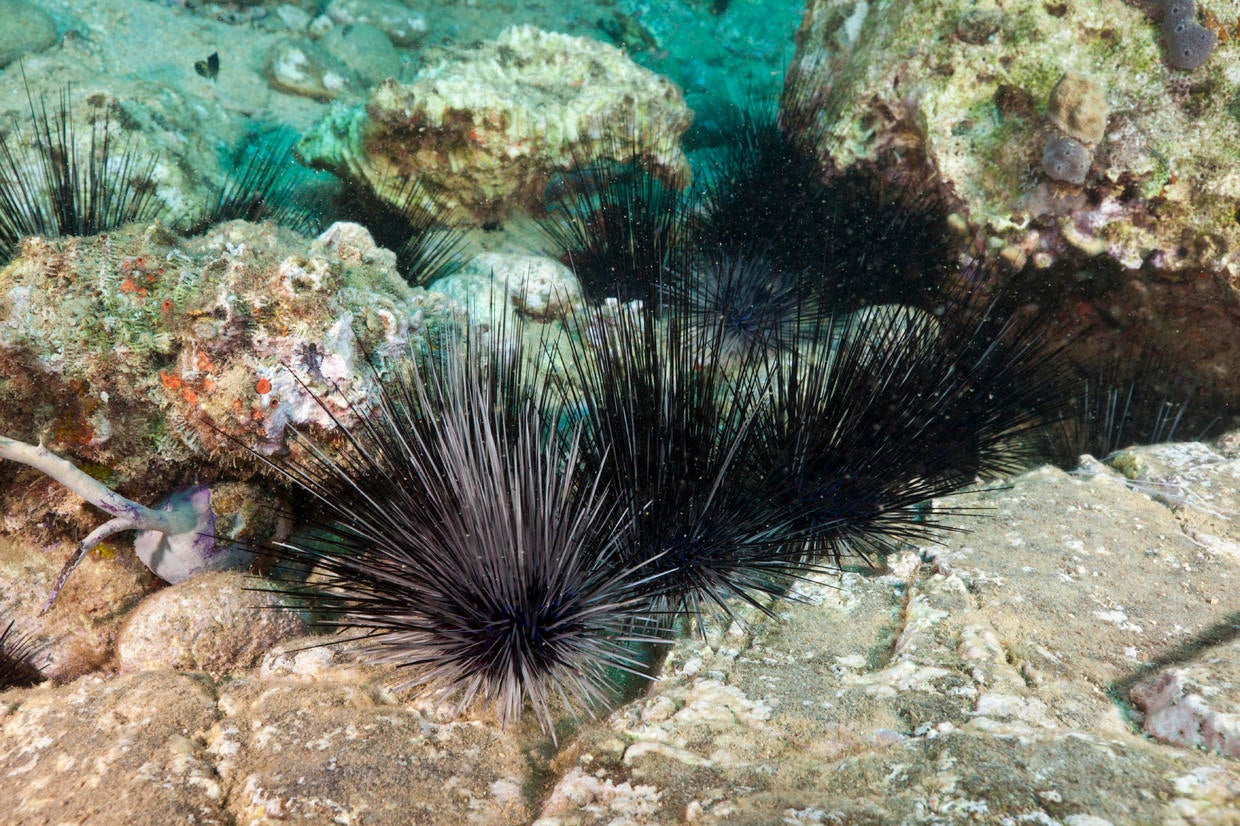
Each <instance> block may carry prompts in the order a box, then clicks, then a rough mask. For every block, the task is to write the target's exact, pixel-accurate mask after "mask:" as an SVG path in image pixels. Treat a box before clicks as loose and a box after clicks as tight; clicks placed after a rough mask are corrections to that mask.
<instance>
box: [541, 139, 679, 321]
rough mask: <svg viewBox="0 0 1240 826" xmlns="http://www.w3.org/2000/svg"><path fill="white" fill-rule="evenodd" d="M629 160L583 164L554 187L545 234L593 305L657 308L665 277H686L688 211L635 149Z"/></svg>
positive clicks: (629, 152)
mask: <svg viewBox="0 0 1240 826" xmlns="http://www.w3.org/2000/svg"><path fill="white" fill-rule="evenodd" d="M617 154H623V153H620V152H619V150H617ZM628 154H629V159H628V160H625V161H613V160H600V161H595V162H592V163H587V164H582V165H580V166H579V167H578V168H577V169H575V170H573V171H571V172H569V173H565V174H564V175H563V176H561V178H559V179H557V180H556V181H554V182H553V184H552V186H551V187H549V191H550V197H549V198H548V201H549V204H548V210H549V212H550V214H549V216H548V217H547V218H546V219H545V220H543V221H542V222H541V227H542V229H543V232H544V233H545V234H546V236H547V237H548V239H549V240H550V241H551V243H552V244H553V246H554V247H555V249H556V253H557V254H558V255H559V256H560V257H561V258H562V259H563V260H564V261H565V262H566V263H567V264H568V265H569V266H570V267H571V268H572V270H573V273H574V274H575V275H576V276H577V281H578V282H579V283H580V285H581V290H582V294H583V295H584V296H585V297H586V299H587V300H590V301H595V302H598V301H601V300H603V299H605V298H615V299H617V300H619V301H622V302H623V301H630V300H633V299H639V300H642V301H645V302H647V303H649V304H651V305H656V304H657V303H658V301H659V298H660V296H659V294H658V284H659V283H660V282H661V281H662V280H663V276H664V272H665V270H671V271H673V272H678V271H681V270H683V268H684V266H685V263H686V261H687V260H688V256H689V254H690V250H691V244H692V239H691V234H690V228H691V227H690V222H689V218H690V215H689V206H688V203H687V202H686V201H685V199H684V198H683V197H682V196H681V193H680V192H679V191H678V190H677V189H676V188H675V187H673V186H671V185H670V184H669V183H668V182H667V181H665V180H663V179H662V178H660V177H659V176H658V175H656V174H655V173H654V172H652V171H651V169H650V168H649V167H650V164H649V163H648V162H647V159H646V158H645V157H643V156H642V155H640V154H639V153H638V152H637V149H636V148H635V147H632V146H630V147H629V150H628Z"/></svg>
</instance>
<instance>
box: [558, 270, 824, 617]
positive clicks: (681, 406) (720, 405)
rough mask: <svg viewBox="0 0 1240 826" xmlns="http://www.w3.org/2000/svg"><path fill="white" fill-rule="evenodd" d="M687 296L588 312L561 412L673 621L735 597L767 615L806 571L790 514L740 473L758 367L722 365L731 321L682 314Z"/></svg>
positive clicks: (626, 555) (659, 604)
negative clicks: (572, 418)
mask: <svg viewBox="0 0 1240 826" xmlns="http://www.w3.org/2000/svg"><path fill="white" fill-rule="evenodd" d="M685 303H687V299H686V298H685V297H684V296H683V295H681V296H679V298H678V299H674V300H672V301H669V302H666V303H665V306H664V308H663V309H662V310H656V309H655V308H652V307H650V306H649V305H648V304H625V305H619V306H616V307H601V308H590V309H586V310H583V311H581V312H580V313H579V314H578V315H577V316H576V317H574V319H573V327H574V328H575V331H576V333H577V336H578V337H577V339H576V343H575V345H574V346H573V348H572V352H571V356H570V358H569V361H570V369H569V372H570V374H571V377H572V382H571V386H570V387H569V388H568V390H567V391H566V401H565V403H566V405H569V406H572V405H576V408H575V409H577V410H579V411H580V412H579V415H580V416H581V418H582V420H583V421H584V424H585V428H584V434H583V448H582V459H583V461H584V462H585V464H586V466H587V467H588V468H590V472H591V473H597V474H599V475H600V476H601V477H602V478H603V479H606V480H607V489H608V491H609V492H610V493H611V495H612V496H614V497H616V498H617V499H618V501H619V502H620V503H621V506H622V507H623V508H624V509H625V510H627V511H628V512H630V513H631V514H632V518H633V527H632V531H631V532H630V533H629V534H628V535H627V536H625V537H624V541H623V542H622V544H621V545H620V553H621V555H622V558H623V559H624V560H625V561H626V563H627V564H629V565H638V564H640V565H644V566H648V567H649V569H651V571H652V572H653V573H657V576H656V577H655V578H653V579H651V580H650V581H649V583H648V586H647V590H648V594H649V597H650V599H651V603H652V611H653V612H654V613H656V614H658V615H660V616H663V617H664V618H671V617H673V616H675V615H678V614H688V615H689V616H692V617H695V618H698V619H700V618H701V616H702V614H703V612H704V609H707V610H717V611H721V612H722V613H724V614H725V615H729V614H731V612H732V609H731V607H730V605H729V603H728V598H729V597H739V598H740V599H742V600H744V601H746V602H748V603H750V604H751V605H754V606H756V607H759V608H761V609H762V610H767V608H766V603H765V602H763V601H762V600H761V599H760V597H762V596H763V595H769V594H780V593H783V592H785V591H786V589H787V588H788V586H789V585H790V584H791V582H792V581H793V580H794V579H795V578H796V577H798V576H800V575H801V574H802V573H804V567H803V566H802V565H801V563H800V560H799V559H797V558H795V557H794V558H789V557H788V556H787V554H786V550H787V548H788V542H787V539H788V534H787V529H788V528H789V527H790V520H789V514H788V513H787V512H786V510H785V509H784V508H783V507H782V505H781V503H780V502H779V501H778V499H777V498H775V497H774V496H773V495H772V494H774V493H776V492H775V491H774V490H773V489H764V488H761V487H758V488H754V487H753V486H752V485H751V484H750V483H751V481H752V480H751V479H748V478H746V476H745V475H744V474H743V473H742V471H743V469H744V467H745V462H744V457H745V455H746V453H747V451H748V450H749V449H750V436H751V423H752V421H753V418H754V416H755V415H756V414H757V412H758V410H759V409H760V406H761V396H762V393H761V387H762V384H763V375H762V372H761V370H760V369H758V366H759V365H760V362H761V356H760V354H759V353H758V352H757V351H756V350H755V349H748V350H745V351H742V352H740V353H738V354H737V355H738V358H737V359H734V360H731V361H728V362H726V363H725V361H724V359H722V358H720V357H719V356H720V352H721V348H722V341H723V339H724V337H725V335H726V333H725V322H724V321H723V320H722V319H721V318H716V319H714V320H713V322H706V321H704V320H703V319H701V318H699V317H689V315H688V314H687V313H685V311H684V304H685Z"/></svg>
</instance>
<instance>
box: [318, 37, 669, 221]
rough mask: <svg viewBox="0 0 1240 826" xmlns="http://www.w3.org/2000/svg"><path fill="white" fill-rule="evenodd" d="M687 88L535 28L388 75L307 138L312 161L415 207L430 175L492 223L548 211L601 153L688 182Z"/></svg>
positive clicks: (599, 48) (435, 185) (439, 191)
mask: <svg viewBox="0 0 1240 826" xmlns="http://www.w3.org/2000/svg"><path fill="white" fill-rule="evenodd" d="M690 120H691V114H690V112H689V110H688V109H687V108H686V106H685V104H684V99H683V98H682V97H681V94H680V91H679V90H678V89H677V88H676V87H675V86H674V85H673V84H672V83H671V82H670V81H668V80H666V79H665V78H662V77H660V76H658V75H656V74H654V73H652V72H650V71H648V70H646V69H643V68H641V67H640V66H638V65H637V64H636V63H634V62H632V61H631V60H629V58H628V57H626V56H625V54H624V53H623V52H621V51H620V50H619V49H616V48H614V47H612V46H608V45H605V44H602V43H597V42H595V41H592V40H588V39H586V38H581V37H570V36H568V35H562V34H554V33H548V32H543V31H539V30H538V29H535V28H533V27H530V26H516V27H513V28H510V29H508V30H506V31H505V32H504V33H503V34H501V35H500V36H499V38H498V39H496V40H495V41H492V42H488V43H484V44H482V45H480V46H478V47H477V48H474V49H472V50H468V51H458V52H453V53H450V54H449V55H448V56H447V57H445V58H443V59H441V60H439V61H438V62H432V63H431V64H430V65H428V66H427V67H426V68H424V69H423V70H422V71H421V72H420V73H419V75H418V77H417V78H416V79H415V80H414V81H413V82H412V83H410V84H401V83H398V82H396V81H395V80H386V81H384V82H383V83H380V84H379V85H378V86H377V87H375V88H374V89H373V90H372V91H371V95H370V100H369V102H368V103H367V105H366V106H365V107H364V108H360V107H358V108H349V109H343V108H342V109H337V110H335V111H334V112H332V113H331V114H330V115H329V116H328V117H327V118H326V119H324V120H323V121H322V122H321V123H319V125H318V126H317V127H316V128H315V129H313V130H312V131H311V132H310V133H308V134H307V135H306V136H305V137H303V139H302V141H301V143H300V144H299V145H298V152H299V154H300V155H301V156H302V158H303V159H304V160H305V161H306V162H308V163H310V164H312V165H314V166H316V167H319V168H322V169H328V170H330V171H332V172H334V173H336V174H337V175H340V176H341V177H344V178H347V179H351V180H354V181H358V182H361V183H363V184H366V185H369V186H371V187H372V188H373V189H374V190H375V193H376V195H378V197H379V198H381V199H383V200H385V201H387V202H389V203H392V204H396V205H403V203H404V201H405V197H404V195H403V192H404V191H407V190H406V182H407V181H408V180H409V179H411V178H416V179H419V180H420V181H421V182H422V184H423V185H424V187H425V188H426V190H427V192H429V193H431V195H432V196H433V197H434V198H435V199H436V201H437V203H438V206H439V208H442V209H444V210H445V211H447V212H449V213H464V214H467V215H470V216H472V217H473V218H475V219H477V220H479V221H484V220H491V219H495V218H500V217H503V216H504V215H505V214H507V213H508V212H509V211H510V210H512V209H513V208H518V207H524V208H527V209H537V208H539V206H540V205H541V202H542V194H543V190H544V188H545V186H546V183H547V180H548V178H549V177H550V176H551V175H552V174H553V173H554V172H556V171H558V170H564V169H569V168H572V167H574V166H576V165H579V164H582V163H588V162H590V161H594V160H597V159H600V158H614V157H616V156H617V155H618V154H619V155H623V156H627V155H629V154H630V153H631V152H636V153H637V154H640V155H642V156H643V157H644V158H645V159H646V160H647V161H648V162H649V164H650V166H651V167H652V168H653V169H654V170H655V171H656V172H658V173H659V174H661V175H663V176H664V177H666V178H667V179H669V180H671V181H673V182H676V183H684V182H685V180H686V179H687V175H688V165H687V162H686V160H685V158H684V155H683V154H682V152H681V150H680V147H679V145H678V142H677V139H678V138H679V136H680V135H681V133H683V132H684V130H685V129H686V128H687V127H688V125H689V122H690Z"/></svg>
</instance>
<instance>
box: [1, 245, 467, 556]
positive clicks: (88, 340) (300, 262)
mask: <svg viewBox="0 0 1240 826" xmlns="http://www.w3.org/2000/svg"><path fill="white" fill-rule="evenodd" d="M445 304H446V301H445V300H444V299H443V298H442V297H437V296H434V295H433V294H428V293H426V292H425V291H423V290H420V289H419V290H414V289H411V288H409V287H408V285H406V284H405V282H404V281H403V280H402V279H401V277H400V276H399V275H398V274H397V272H396V269H395V263H394V256H393V255H392V254H391V253H390V252H388V251H386V250H382V249H381V248H379V247H376V246H375V244H374V242H373V241H372V240H371V239H370V235H369V233H367V232H366V231H365V229H363V228H361V227H358V226H355V225H339V224H338V225H334V226H333V227H332V228H330V229H329V230H328V231H327V232H325V233H324V234H323V236H321V238H320V239H319V240H318V241H314V242H307V241H306V240H305V239H304V238H301V237H299V236H296V235H294V234H292V233H289V232H287V231H285V230H282V229H279V228H276V227H274V226H270V225H255V224H247V223H244V222H233V223H228V224H223V225H220V226H219V227H217V228H216V229H215V230H213V231H212V232H210V233H208V234H207V235H205V236H203V237H200V238H195V239H188V240H183V239H178V238H176V237H175V236H173V235H171V234H170V233H167V232H166V231H165V230H163V229H161V228H159V227H153V228H151V229H150V230H148V231H145V232H144V231H142V230H141V228H129V229H126V230H122V231H118V232H115V233H112V234H110V235H109V236H106V237H105V236H99V237H95V238H85V239H78V238H69V239H63V240H60V241H46V240H44V239H39V238H30V239H27V240H26V241H24V242H23V244H22V247H21V252H20V254H19V255H18V257H17V258H16V259H15V260H14V261H13V262H12V263H11V264H9V265H8V266H7V267H5V268H4V269H2V270H0V433H3V434H4V435H6V436H10V437H12V438H17V439H20V440H22V441H27V442H32V443H33V442H38V441H42V442H43V443H44V444H45V445H46V446H47V447H48V448H49V449H51V450H54V451H57V452H59V453H60V454H62V455H64V456H66V457H67V458H70V459H71V460H73V461H74V462H75V463H76V464H78V465H79V466H82V467H85V468H86V469H87V470H88V471H89V472H90V473H91V474H92V475H94V476H95V477H96V478H99V479H100V480H101V481H104V482H105V484H108V485H109V486H111V487H114V488H118V489H121V490H124V491H127V493H128V494H129V495H130V496H132V498H134V499H135V500H139V501H143V502H146V503H153V502H155V501H158V500H159V499H161V498H162V497H164V496H166V495H167V494H168V493H170V492H171V491H172V490H174V489H177V488H180V487H184V485H185V484H186V480H187V479H189V480H195V479H198V480H201V481H205V482H208V483H210V484H215V483H218V481H219V480H220V479H222V478H224V479H226V478H228V477H229V473H230V472H231V473H233V474H234V475H233V476H232V478H241V479H245V478H248V477H249V476H251V475H253V474H254V472H255V469H254V468H252V467H251V468H240V469H238V468H237V467H236V462H235V461H233V460H229V461H227V462H225V467H226V468H232V471H229V470H226V469H222V468H220V467H217V466H216V463H217V461H218V457H219V456H221V455H226V456H231V457H233V458H234V459H235V458H236V457H237V456H238V455H239V454H244V451H243V450H242V449H241V448H240V447H239V446H238V445H237V444H235V443H233V442H231V441H230V439H229V438H228V437H226V436H224V435H223V433H224V432H227V433H229V434H231V436H232V437H234V438H237V439H239V440H240V441H241V442H242V443H244V444H246V445H247V446H250V447H252V448H253V449H255V450H257V451H259V452H263V453H269V454H274V453H279V452H282V451H283V450H284V449H285V447H286V446H285V435H286V428H287V427H288V426H289V425H295V426H296V425H303V426H304V425H311V424H313V425H319V426H323V427H330V426H331V420H330V418H329V417H328V415H327V413H326V412H325V410H324V409H322V408H321V407H320V405H319V404H317V403H316V402H315V401H314V400H313V399H312V398H311V396H310V395H309V393H307V391H306V387H303V386H302V383H303V382H304V383H305V384H306V385H308V386H309V387H310V388H311V389H313V390H314V392H316V393H318V394H319V395H321V396H324V397H327V398H329V399H330V401H329V402H328V404H330V405H333V406H334V407H335V408H336V410H337V413H339V414H340V415H342V416H343V417H344V419H345V420H346V421H347V420H350V415H351V411H350V410H349V409H348V408H347V407H346V406H345V403H344V400H343V399H341V398H340V396H339V395H338V394H336V392H335V390H336V388H337V387H339V388H342V389H344V390H348V391H351V392H353V393H356V394H358V395H357V398H352V397H351V398H350V401H353V402H355V403H357V402H359V401H360V400H364V399H365V391H366V389H367V388H368V387H369V385H368V384H367V382H370V381H373V379H374V377H373V375H372V374H371V372H370V371H369V370H367V369H365V368H363V367H362V363H363V362H364V358H363V356H362V347H363V346H364V347H365V348H367V349H368V350H369V352H371V353H375V354H378V355H380V356H392V355H399V354H401V353H403V352H405V348H406V347H407V346H408V344H409V342H410V340H411V339H414V338H416V337H417V336H419V335H420V334H421V331H422V330H423V329H424V328H425V327H426V326H427V325H433V324H435V323H438V321H439V320H441V316H440V313H441V312H442V310H443V307H444V305H445ZM354 382H356V383H354ZM40 490H41V489H40ZM63 495H64V496H68V497H70V498H71V499H74V498H75V497H73V496H72V495H71V494H63ZM59 496H60V494H58V498H59ZM16 502H17V499H16V494H15V492H14V491H12V490H10V491H8V492H7V493H6V504H9V505H11V506H13V507H14V509H17V505H16ZM48 505H49V503H47V502H43V503H41V504H34V503H31V504H30V507H29V508H28V509H27V511H22V513H25V516H24V517H23V518H22V519H15V520H12V521H11V522H10V523H9V524H8V525H7V526H6V528H7V529H11V530H13V531H18V530H20V526H21V525H23V524H24V525H25V526H26V527H27V528H29V529H31V530H36V531H37V530H40V528H39V527H38V520H39V519H40V518H41V514H42V513H44V512H45V511H46V510H47V508H48ZM84 515H85V517H86V518H87V519H89V520H93V519H97V516H95V515H93V514H90V513H89V512H87V513H86V514H84ZM31 520H32V521H33V524H28V522H29V521H31ZM62 527H63V526H62ZM82 527H87V526H86V525H79V526H76V528H77V530H81V528H82ZM90 527H93V525H91V526H90ZM71 530H72V528H71ZM80 535H84V533H82V534H79V536H80Z"/></svg>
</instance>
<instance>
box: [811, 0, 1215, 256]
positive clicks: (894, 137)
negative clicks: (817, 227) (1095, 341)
mask: <svg viewBox="0 0 1240 826" xmlns="http://www.w3.org/2000/svg"><path fill="white" fill-rule="evenodd" d="M975 6H976V4H975V3H974V2H972V0H932V1H931V2H913V1H912V0H876V2H870V3H865V2H855V1H854V0H810V2H809V4H808V5H807V7H806V13H805V17H804V19H803V22H802V25H801V28H800V30H799V31H798V33H797V53H796V56H795V57H794V59H793V61H792V64H791V68H790V81H791V84H792V85H793V86H795V87H799V88H801V89H805V90H809V89H819V88H820V87H821V88H825V89H826V90H829V91H828V92H827V93H822V94H819V95H817V96H809V95H807V96H804V103H803V104H802V106H803V108H804V114H806V115H807V117H808V118H809V120H810V121H811V122H812V123H813V128H814V130H815V131H816V132H817V133H819V134H820V135H821V137H822V142H821V147H820V149H821V151H822V152H823V154H824V156H825V155H828V154H829V155H830V156H831V157H832V158H833V159H834V161H835V163H837V164H839V165H842V166H848V165H851V164H853V163H856V162H858V161H874V162H877V163H879V164H881V165H883V166H887V165H891V164H910V163H918V162H919V161H920V160H921V159H922V158H923V157H924V159H925V161H926V162H927V163H928V164H929V165H930V166H932V167H933V168H934V169H935V170H937V171H938V173H939V174H940V175H941V177H942V180H943V182H944V184H945V185H946V187H947V189H948V190H949V191H950V193H951V194H952V195H954V196H955V197H956V198H958V199H959V201H960V203H961V205H962V206H963V207H964V208H965V209H966V210H967V212H968V216H969V218H970V219H971V220H972V221H974V222H975V223H976V224H978V225H980V226H981V227H982V228H983V229H984V231H986V232H987V233H989V234H992V235H997V236H998V237H1000V238H1002V239H1003V240H1004V241H1006V242H1007V243H1009V244H1012V245H1014V246H1018V247H1020V248H1021V249H1022V250H1023V251H1024V252H1025V254H1026V256H1027V257H1030V258H1035V259H1038V260H1041V261H1043V262H1047V263H1049V262H1050V261H1051V260H1053V259H1055V258H1057V257H1058V256H1060V255H1062V254H1064V253H1068V252H1071V251H1073V250H1074V249H1075V250H1077V251H1080V250H1084V251H1087V252H1089V253H1090V254H1092V253H1094V252H1104V253H1105V254H1106V255H1107V256H1109V257H1111V258H1113V259H1114V260H1115V261H1117V262H1119V263H1120V264H1122V265H1123V266H1124V267H1126V268H1139V267H1141V266H1143V265H1147V264H1153V265H1154V266H1156V267H1158V268H1159V269H1168V270H1176V271H1193V270H1197V269H1201V268H1204V269H1208V270H1211V271H1214V272H1219V273H1225V274H1226V275H1227V276H1228V277H1230V278H1233V279H1236V278H1240V224H1237V222H1236V211H1237V208H1240V118H1237V116H1236V106H1235V99H1236V96H1237V93H1238V91H1240V90H1238V88H1237V84H1238V83H1240V75H1238V74H1237V72H1236V68H1235V67H1236V65H1237V61H1236V46H1235V45H1234V44H1230V45H1226V44H1225V45H1223V46H1221V47H1220V49H1219V52H1220V53H1219V55H1218V56H1217V57H1218V59H1216V60H1212V61H1210V62H1209V63H1207V64H1206V65H1205V66H1204V67H1202V69H1200V70H1199V71H1197V72H1196V73H1194V74H1192V75H1191V76H1187V75H1184V74H1183V73H1180V72H1177V71H1174V70H1172V69H1171V68H1169V67H1168V66H1167V65H1166V64H1165V62H1164V60H1163V53H1162V47H1161V46H1160V44H1159V41H1158V31H1157V27H1156V25H1155V23H1154V22H1153V21H1152V20H1151V19H1150V17H1149V16H1148V15H1147V14H1146V13H1145V11H1144V10H1143V9H1141V8H1138V7H1137V6H1136V4H1126V3H1121V2H1117V0H1079V1H1077V2H1072V3H1045V2H1042V0H1016V2H1008V3H1003V4H1002V7H1001V9H995V10H994V11H995V14H996V15H998V17H997V21H998V25H997V28H996V29H995V32H994V34H993V35H992V36H991V37H989V38H986V39H984V40H979V39H977V38H970V37H966V36H964V34H963V33H962V31H963V30H962V28H961V27H964V30H967V28H968V22H969V21H970V20H972V19H973V18H972V17H971V16H970V14H971V12H972V10H974V7H975ZM1210 6H1211V10H1212V12H1213V14H1214V15H1215V17H1216V18H1217V20H1218V21H1221V22H1219V25H1221V26H1227V27H1231V26H1234V25H1235V23H1236V21H1237V17H1238V16H1240V2H1238V0H1220V2H1216V3H1212V4H1210ZM1065 73H1068V77H1069V78H1073V79H1075V80H1073V83H1072V84H1071V85H1074V86H1084V85H1085V84H1083V83H1082V82H1081V81H1079V78H1081V77H1087V78H1089V79H1090V80H1089V83H1088V87H1087V88H1086V89H1085V91H1083V92H1081V93H1080V94H1077V95H1075V96H1074V97H1076V98H1080V100H1076V101H1075V102H1074V103H1073V107H1074V111H1073V112H1065V111H1064V107H1063V106H1060V105H1058V104H1056V103H1054V101H1056V100H1058V99H1059V98H1061V97H1063V94H1062V93H1063V92H1064V88H1065V87H1064V86H1063V85H1062V84H1061V85H1060V87H1059V93H1057V94H1056V95H1055V97H1054V98H1052V96H1051V92H1052V89H1054V88H1055V87H1056V84H1057V83H1061V81H1060V79H1061V78H1063V77H1064V75H1065ZM827 94H829V96H830V99H831V102H832V103H833V104H835V105H834V106H828V107H826V108H822V109H818V110H817V111H811V107H813V106H814V105H816V104H820V103H822V102H823V99H824V98H825V97H826V96H827ZM811 98H812V99H811ZM1019 100H1025V101H1037V102H1039V103H1037V104H1036V105H1034V106H1032V107H1024V106H1018V105H1013V101H1019ZM1048 100H1051V101H1052V105H1051V106H1050V107H1049V109H1050V111H1048V108H1047V106H1046V104H1045V103H1043V102H1046V101H1048ZM806 104H808V105H806ZM1107 107H1109V110H1110V113H1109V117H1108V116H1107V114H1106V109H1107ZM1102 118H1105V120H1102ZM1069 121H1071V123H1069ZM1056 123H1057V124H1059V128H1061V129H1063V130H1064V131H1065V133H1066V134H1068V135H1070V136H1071V137H1073V138H1075V139H1076V140H1079V141H1081V142H1083V143H1085V144H1087V145H1091V144H1095V143H1096V144H1097V147H1096V148H1097V153H1096V157H1095V163H1094V166H1093V169H1092V172H1091V174H1090V175H1089V176H1088V178H1087V179H1086V180H1085V182H1084V184H1083V187H1082V188H1073V187H1057V186H1055V185H1053V184H1051V183H1049V182H1048V181H1047V180H1046V178H1045V177H1044V176H1043V175H1042V174H1041V173H1040V171H1039V167H1040V164H1041V158H1042V153H1043V147H1044V144H1045V141H1046V135H1047V130H1048V129H1050V128H1052V126H1053V124H1056ZM909 150H916V151H909Z"/></svg>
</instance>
